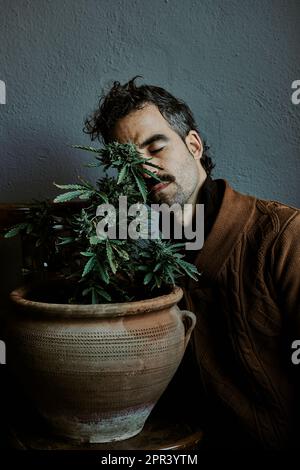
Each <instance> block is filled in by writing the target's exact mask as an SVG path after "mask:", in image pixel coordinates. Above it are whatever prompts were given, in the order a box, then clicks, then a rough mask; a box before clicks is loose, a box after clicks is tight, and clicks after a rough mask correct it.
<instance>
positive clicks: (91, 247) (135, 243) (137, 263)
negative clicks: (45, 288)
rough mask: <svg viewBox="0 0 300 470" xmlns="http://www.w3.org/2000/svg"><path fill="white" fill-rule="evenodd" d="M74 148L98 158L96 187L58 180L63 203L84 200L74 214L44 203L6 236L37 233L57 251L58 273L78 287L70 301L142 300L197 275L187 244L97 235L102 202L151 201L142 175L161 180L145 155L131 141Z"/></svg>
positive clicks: (38, 240)
mask: <svg viewBox="0 0 300 470" xmlns="http://www.w3.org/2000/svg"><path fill="white" fill-rule="evenodd" d="M75 148H78V149H81V150H85V151H87V152H89V155H90V154H92V155H93V157H94V162H93V163H91V164H89V166H90V167H98V166H100V167H102V168H103V169H104V171H105V173H104V176H102V177H100V178H99V179H98V180H97V181H96V183H95V185H92V184H91V183H89V182H87V181H85V180H82V179H81V180H80V183H79V184H55V185H56V187H58V188H60V189H62V190H64V191H65V192H64V193H62V194H60V195H58V196H57V197H56V198H55V199H54V202H55V203H65V202H69V201H71V200H73V199H79V200H82V201H84V202H81V203H79V205H76V204H78V203H72V204H75V206H74V207H75V210H71V211H70V212H66V207H69V206H68V205H63V204H49V203H44V206H43V205H40V206H39V208H36V209H35V211H33V212H32V213H31V215H30V216H28V217H27V219H26V220H25V221H24V223H22V224H19V225H17V226H15V227H12V228H11V229H10V230H9V231H8V232H7V233H6V235H5V236H6V237H12V236H15V235H17V234H18V233H21V234H23V236H25V235H26V234H27V236H33V238H34V240H35V242H36V243H39V244H41V245H43V246H45V247H46V250H48V252H49V254H51V255H53V253H56V254H58V255H59V257H60V261H61V264H60V266H59V269H58V271H59V274H60V275H61V276H63V277H64V278H67V279H70V280H71V281H72V282H73V283H74V285H76V289H75V293H74V296H73V298H72V301H73V302H77V303H93V304H95V303H99V302H101V303H103V302H124V301H130V300H138V299H143V298H147V297H153V296H156V295H159V294H160V293H162V292H165V291H167V290H168V289H170V287H171V286H172V285H175V283H176V282H178V280H179V278H180V277H183V276H189V277H192V278H194V279H197V275H198V274H199V273H198V272H197V269H196V267H195V266H194V265H192V264H190V263H188V262H187V261H185V260H184V254H183V253H184V251H183V244H178V243H177V244H175V243H172V242H171V241H164V240H161V239H158V240H151V239H142V238H139V239H138V240H133V239H130V238H128V239H125V240H123V239H118V238H117V239H112V238H108V237H107V236H101V237H99V236H98V235H97V233H96V227H97V223H98V222H99V221H100V220H101V218H99V217H98V216H96V209H97V207H98V205H99V204H101V203H103V202H109V203H110V204H112V205H113V206H114V207H115V208H117V207H118V204H119V197H120V196H126V197H127V202H128V205H131V204H136V203H140V204H143V203H147V202H148V191H147V187H146V184H145V180H144V177H143V174H144V173H147V174H148V175H149V176H151V177H152V178H154V179H156V180H157V181H160V178H159V177H157V176H156V175H155V174H154V173H153V172H152V171H150V170H147V169H145V168H143V167H142V164H144V163H146V164H147V166H148V167H153V168H159V167H157V166H156V165H154V164H152V163H151V162H149V159H145V158H143V157H142V156H141V154H140V153H139V152H138V151H137V148H136V147H135V145H133V144H119V143H117V142H113V143H111V144H108V145H106V146H104V147H103V148H101V149H94V148H92V147H85V146H78V145H77V146H75ZM111 169H114V170H116V173H117V176H116V177H112V176H109V175H108V174H107V170H111ZM97 171H98V170H97ZM56 206H57V207H60V208H61V211H62V212H64V215H63V216H62V217H60V218H59V220H58V222H59V223H60V230H57V227H58V226H57V216H55V208H56ZM117 215H118V214H117ZM117 220H118V217H117ZM55 227H56V229H55ZM118 229H119V227H118V226H117V230H118Z"/></svg>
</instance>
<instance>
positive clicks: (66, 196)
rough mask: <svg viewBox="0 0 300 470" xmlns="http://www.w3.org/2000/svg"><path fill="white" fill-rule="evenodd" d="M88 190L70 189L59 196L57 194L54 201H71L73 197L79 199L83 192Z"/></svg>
mask: <svg viewBox="0 0 300 470" xmlns="http://www.w3.org/2000/svg"><path fill="white" fill-rule="evenodd" d="M85 192H86V190H82V189H81V190H77V191H70V192H68V193H65V194H60V195H59V196H56V198H55V199H54V201H53V202H55V203H57V202H67V201H71V200H72V199H77V198H79V197H80V196H81V195H82V194H83V193H85Z"/></svg>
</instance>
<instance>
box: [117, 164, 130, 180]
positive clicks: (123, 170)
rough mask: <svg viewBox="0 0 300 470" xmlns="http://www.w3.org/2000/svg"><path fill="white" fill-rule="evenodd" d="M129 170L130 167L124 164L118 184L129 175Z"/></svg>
mask: <svg viewBox="0 0 300 470" xmlns="http://www.w3.org/2000/svg"><path fill="white" fill-rule="evenodd" d="M127 172H128V169H127V166H126V165H125V166H123V168H122V169H121V171H120V173H119V177H118V182H117V184H120V183H121V182H122V181H123V179H124V178H125V177H126V175H127Z"/></svg>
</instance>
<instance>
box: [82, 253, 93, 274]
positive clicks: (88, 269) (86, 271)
mask: <svg viewBox="0 0 300 470" xmlns="http://www.w3.org/2000/svg"><path fill="white" fill-rule="evenodd" d="M95 263H96V257H93V258H90V259H89V260H88V262H87V263H86V265H85V266H84V269H83V272H82V275H81V277H85V276H86V275H87V274H89V273H90V272H91V271H92V269H93V267H94V266H95Z"/></svg>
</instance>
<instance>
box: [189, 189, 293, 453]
mask: <svg viewBox="0 0 300 470" xmlns="http://www.w3.org/2000/svg"><path fill="white" fill-rule="evenodd" d="M222 184H223V185H224V197H223V200H222V203H221V208H220V211H219V213H218V215H217V218H216V220H215V222H214V225H213V227H212V230H211V231H210V233H209V235H208V237H207V239H206V241H205V244H204V247H203V249H202V250H201V251H200V253H199V254H198V256H197V258H196V265H197V267H198V270H199V271H200V272H201V273H202V275H201V277H200V280H199V281H198V282H196V281H194V280H189V281H187V285H186V287H185V289H184V290H185V304H186V306H187V308H189V309H190V310H192V311H193V312H195V313H196V316H197V324H196V327H195V330H194V333H193V335H192V339H191V345H192V348H193V350H194V355H195V357H196V360H197V365H198V367H199V372H200V374H201V378H202V382H203V386H204V387H205V390H206V394H207V397H209V401H210V403H211V406H212V408H211V409H213V406H214V401H215V400H216V402H217V401H218V402H220V403H222V405H223V406H224V408H226V409H227V411H228V416H230V415H232V416H234V419H235V420H236V421H237V422H238V423H239V425H240V426H241V429H244V430H245V432H246V433H248V434H249V436H251V437H252V438H253V440H254V441H257V442H258V443H259V445H262V446H263V447H266V448H275V449H277V448H278V449H280V448H284V447H286V446H289V445H290V444H291V443H292V439H293V437H295V434H294V430H295V429H296V428H297V427H298V428H299V427H300V422H299V420H298V417H299V414H298V408H299V407H298V402H299V403H300V390H299V391H297V390H298V389H297V376H299V375H300V364H299V365H298V366H297V365H293V364H292V361H291V356H292V353H293V350H292V348H291V345H292V342H293V341H294V340H296V339H299V340H300V211H299V210H298V209H295V208H293V207H289V206H286V205H283V204H280V203H278V202H274V201H264V200H260V199H256V198H255V197H251V196H246V195H243V194H240V193H238V192H236V191H234V190H233V189H232V188H231V187H230V186H229V185H228V183H227V182H226V181H222ZM297 368H298V369H297ZM214 419H216V423H215V425H216V426H218V415H217V416H215V418H214ZM220 419H221V418H220ZM220 424H221V423H220ZM228 424H229V423H228ZM222 425H223V426H224V429H225V431H226V423H222Z"/></svg>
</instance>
